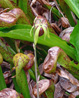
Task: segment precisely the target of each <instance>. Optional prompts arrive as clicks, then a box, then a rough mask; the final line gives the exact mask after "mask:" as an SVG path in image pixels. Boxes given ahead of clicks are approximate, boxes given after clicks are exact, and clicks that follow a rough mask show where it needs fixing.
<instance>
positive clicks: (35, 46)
mask: <svg viewBox="0 0 79 98" xmlns="http://www.w3.org/2000/svg"><path fill="white" fill-rule="evenodd" d="M34 55H35V76H36V85H37V98H39V87H38V86H39V84H38V74H37V56H36V45H35V44H34Z"/></svg>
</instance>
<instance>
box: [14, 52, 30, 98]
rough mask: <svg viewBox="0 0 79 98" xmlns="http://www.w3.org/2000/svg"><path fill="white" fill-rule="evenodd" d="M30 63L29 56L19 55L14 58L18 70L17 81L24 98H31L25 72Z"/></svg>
mask: <svg viewBox="0 0 79 98" xmlns="http://www.w3.org/2000/svg"><path fill="white" fill-rule="evenodd" d="M28 61H29V58H28V56H27V55H25V54H22V53H18V54H16V55H15V56H14V57H13V62H14V65H15V68H16V81H17V84H18V86H19V88H20V90H21V92H22V94H23V96H24V98H31V97H30V93H29V88H28V83H27V79H26V75H25V72H24V70H23V68H24V67H25V65H26V64H27V63H28Z"/></svg>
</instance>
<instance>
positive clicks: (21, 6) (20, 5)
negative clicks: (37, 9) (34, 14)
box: [18, 0, 27, 14]
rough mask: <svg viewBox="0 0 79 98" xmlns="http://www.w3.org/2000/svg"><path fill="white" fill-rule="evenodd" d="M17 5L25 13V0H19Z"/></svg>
mask: <svg viewBox="0 0 79 98" xmlns="http://www.w3.org/2000/svg"><path fill="white" fill-rule="evenodd" d="M18 6H19V7H20V8H21V9H22V10H23V11H24V13H26V14H27V0H19V5H18Z"/></svg>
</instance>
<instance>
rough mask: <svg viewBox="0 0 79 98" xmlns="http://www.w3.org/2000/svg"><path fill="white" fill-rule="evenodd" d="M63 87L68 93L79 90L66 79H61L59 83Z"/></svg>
mask: <svg viewBox="0 0 79 98" xmlns="http://www.w3.org/2000/svg"><path fill="white" fill-rule="evenodd" d="M59 83H60V85H61V87H62V88H63V89H65V90H66V91H67V92H70V93H71V92H74V91H76V90H77V89H78V87H77V86H76V85H73V84H72V83H71V82H70V81H69V80H68V79H66V78H60V81H59Z"/></svg>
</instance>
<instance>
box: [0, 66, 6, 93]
mask: <svg viewBox="0 0 79 98" xmlns="http://www.w3.org/2000/svg"><path fill="white" fill-rule="evenodd" d="M4 88H7V86H6V83H5V79H4V76H3V73H2V69H1V66H0V91H1V90H2V89H4Z"/></svg>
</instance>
